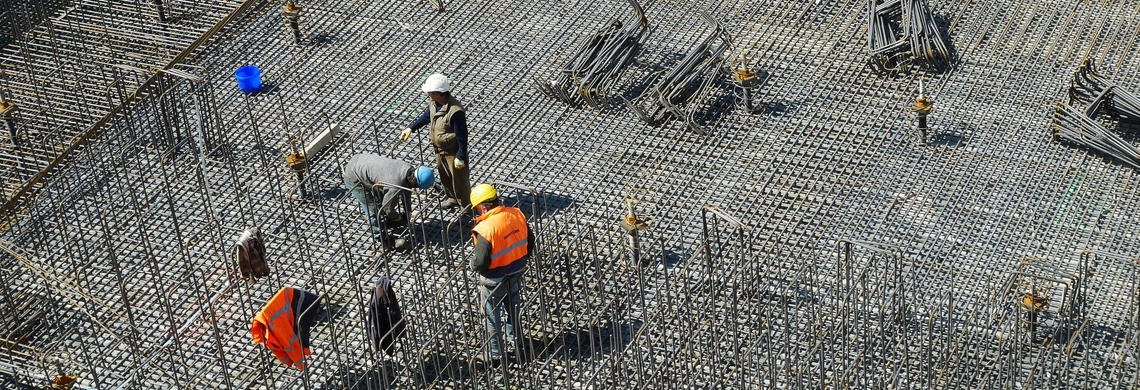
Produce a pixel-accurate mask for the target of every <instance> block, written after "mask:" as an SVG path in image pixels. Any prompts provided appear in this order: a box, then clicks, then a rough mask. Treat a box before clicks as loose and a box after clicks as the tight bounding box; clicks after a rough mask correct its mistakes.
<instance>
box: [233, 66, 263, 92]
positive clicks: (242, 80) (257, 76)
mask: <svg viewBox="0 0 1140 390" xmlns="http://www.w3.org/2000/svg"><path fill="white" fill-rule="evenodd" d="M234 78H236V79H237V82H238V88H241V90H242V91H243V92H245V93H254V92H257V91H260V90H261V69H258V68H257V67H256V66H253V65H246V66H243V67H240V68H238V70H236V71H234Z"/></svg>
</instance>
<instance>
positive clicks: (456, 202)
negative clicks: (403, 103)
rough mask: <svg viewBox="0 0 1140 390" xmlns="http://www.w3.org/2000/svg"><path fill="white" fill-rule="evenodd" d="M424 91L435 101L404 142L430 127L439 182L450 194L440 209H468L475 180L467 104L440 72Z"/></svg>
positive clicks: (404, 134)
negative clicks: (469, 161) (472, 178)
mask: <svg viewBox="0 0 1140 390" xmlns="http://www.w3.org/2000/svg"><path fill="white" fill-rule="evenodd" d="M420 89H422V90H423V91H424V93H426V94H427V96H428V98H429V99H431V101H430V102H428V105H427V109H425V110H424V112H423V114H420V116H419V118H416V120H415V121H413V122H412V124H410V125H408V128H407V129H404V131H402V132H400V140H401V141H405V142H407V141H408V138H409V137H411V136H412V132H413V131H416V130H419V128H421V127H423V126H424V125H428V124H430V125H431V127H430V128H429V131H428V139H430V140H431V145H432V147H433V148H434V149H435V162H436V165H437V168H438V170H439V180H440V182H441V183H442V184H443V192H444V193H445V194H446V195H447V199H445V200H443V201H442V202H440V206H442V207H443V208H445V209H447V208H452V207H455V206H463V207H467V206H469V205H468V204H467V199H468V196H470V193H471V181H470V175H469V174H468V171H467V114H466V113H465V111H464V110H463V103H460V102H459V100H458V99H456V98H455V97H454V96H451V84H450V83H449V82H448V81H447V76H444V75H441V74H438V73H436V74H433V75H431V76H428V78H427V80H425V81H424V85H423V86H422V87H421V88H420Z"/></svg>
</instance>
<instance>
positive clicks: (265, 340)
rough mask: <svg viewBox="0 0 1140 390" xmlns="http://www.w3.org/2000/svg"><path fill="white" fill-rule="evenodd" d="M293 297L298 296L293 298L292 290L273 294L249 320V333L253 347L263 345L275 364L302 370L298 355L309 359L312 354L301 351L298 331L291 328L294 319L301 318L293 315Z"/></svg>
mask: <svg viewBox="0 0 1140 390" xmlns="http://www.w3.org/2000/svg"><path fill="white" fill-rule="evenodd" d="M297 295H299V294H295V293H294V289H293V288H292V287H282V288H281V290H279V291H277V294H274V295H273V298H269V302H266V303H265V307H263V308H262V309H261V312H259V313H257V316H255V317H253V330H252V333H253V343H254V344H265V347H266V348H269V350H270V351H273V356H276V357H277V360H280V361H281V362H282V363H285V365H286V366H290V367H297V369H298V370H304V369H305V365H304V363H302V362H301V358H302V356H301V354H302V353H303V354H304V356H309V355H312V353H311V352H310V351H309V349H308V348H303V347H301V339H300V337H298V331H299V330H298V329H295V328H294V324H296V323H297V321H296V318H297V317H296V316H297V315H300V314H301V313H293V308H294V307H295V306H299V303H300V302H299V301H300V297H299V296H297Z"/></svg>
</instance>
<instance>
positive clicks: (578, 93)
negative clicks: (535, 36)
mask: <svg viewBox="0 0 1140 390" xmlns="http://www.w3.org/2000/svg"><path fill="white" fill-rule="evenodd" d="M629 4H630V5H631V6H632V7H633V19H632V20H631V21H628V22H626V23H624V24H623V23H622V22H621V21H620V20H618V19H616V18H614V19H610V21H609V22H607V23H606V24H605V25H603V26H602V27H601V28H599V29H598V30H597V31H595V32H594V34H593V35H591V36H590V37H589V38H588V39H586V41H585V42H582V45H581V46H579V47H578V50H577V51H576V52H575V53H574V55H573V56H571V57H570V59H569V60H568V61H567V62H566V65H565V66H563V67H562V69H561V70H560V71H559V72H558V75H557V76H555V77H554V78H553V79H550V80H545V79H542V78H541V77H537V76H536V77H535V78H534V81H535V83H537V84H538V88H539V89H541V90H542V92H543V93H545V94H546V95H547V96H550V97H551V98H554V99H558V100H561V101H563V102H565V103H567V104H571V105H577V104H579V103H580V102H583V101H584V102H586V104H589V105H590V106H591V107H594V108H598V109H600V108H601V107H602V106H603V105H604V104H608V103H610V102H611V101H612V97H611V95H612V94H613V88H614V84H616V83H617V81H618V77H619V76H621V73H622V72H623V71H624V70H625V68H626V66H627V65H629V63H630V62H632V61H633V58H634V56H635V55H636V54H637V50H638V49H639V48H640V47H641V45H643V44H644V43H645V40H646V39H647V38H648V37H649V19H648V18H646V17H645V10H643V9H642V8H641V5H640V4H638V3H637V0H629Z"/></svg>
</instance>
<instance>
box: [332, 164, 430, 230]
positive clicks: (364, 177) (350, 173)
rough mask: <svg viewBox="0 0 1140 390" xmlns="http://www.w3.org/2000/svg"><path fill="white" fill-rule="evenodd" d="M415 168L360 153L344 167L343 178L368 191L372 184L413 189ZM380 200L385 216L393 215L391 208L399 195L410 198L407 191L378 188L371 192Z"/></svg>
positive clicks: (410, 165)
mask: <svg viewBox="0 0 1140 390" xmlns="http://www.w3.org/2000/svg"><path fill="white" fill-rule="evenodd" d="M415 174H416V167H414V166H412V164H408V163H406V162H403V161H400V160H394V159H390V158H387V157H381V156H378V155H375V154H372V153H361V154H358V155H355V156H352V158H351V159H349V160H348V164H347V165H345V166H344V176H345V177H348V178H350V179H352V181H354V182H356V185H359V186H362V187H363V188H364V189H365V190H369V189H370V188H371V187H372V185H373V184H376V183H385V184H393V185H397V186H400V187H415V186H416V182H415V177H416V176H415ZM373 193H374V194H376V195H377V197H378V198H379V199H380V204H379V205H377V206H378V207H380V210H381V211H382V212H383V213H384V215H385V216H391V215H393V212H394V211H393V210H392V208H393V207H395V205H396V197H397V196H399V195H400V193H404V194H406V196H410V195H411V194H409V193H408V192H407V191H401V190H398V189H395V188H391V187H384V186H378V187H376V189H375V190H374V191H373Z"/></svg>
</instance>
